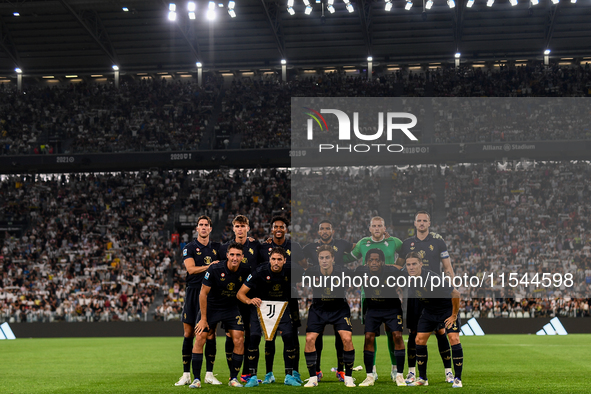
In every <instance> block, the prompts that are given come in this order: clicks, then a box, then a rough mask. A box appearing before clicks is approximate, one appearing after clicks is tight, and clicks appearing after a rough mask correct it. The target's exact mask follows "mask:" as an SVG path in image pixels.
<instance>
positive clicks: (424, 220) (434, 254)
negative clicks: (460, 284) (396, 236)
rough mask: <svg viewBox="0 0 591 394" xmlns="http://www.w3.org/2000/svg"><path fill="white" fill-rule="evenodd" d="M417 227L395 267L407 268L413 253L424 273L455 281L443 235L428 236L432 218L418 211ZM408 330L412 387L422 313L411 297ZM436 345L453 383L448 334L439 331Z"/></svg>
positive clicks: (409, 379) (408, 308) (408, 377)
mask: <svg viewBox="0 0 591 394" xmlns="http://www.w3.org/2000/svg"><path fill="white" fill-rule="evenodd" d="M414 224H415V227H416V229H417V233H416V235H415V236H414V237H410V238H407V239H405V240H404V242H403V243H402V250H401V252H400V256H401V257H399V258H398V260H397V261H396V265H397V266H399V267H402V266H404V263H405V258H404V257H403V256H406V255H407V254H409V253H411V252H416V253H418V255H419V257H420V258H421V263H422V264H423V268H424V269H428V270H431V271H434V272H436V273H438V274H441V272H445V275H447V276H450V277H452V278H453V277H454V271H453V268H452V266H451V259H450V258H449V253H448V251H447V246H446V245H445V241H443V238H441V235H439V234H437V233H431V232H429V227H430V226H431V216H430V215H429V213H428V212H426V211H419V212H417V214H416V215H415V223H414ZM406 308H407V309H406V326H407V327H408V329H409V331H410V334H409V335H408V344H407V350H406V353H407V355H408V376H407V378H406V383H413V382H414V381H415V379H416V370H415V366H416V342H415V341H416V337H417V324H418V322H419V317H420V316H421V313H422V311H423V309H422V307H421V304H420V303H419V301H418V300H417V299H416V298H411V297H408V301H407V307H406ZM436 334H437V345H438V347H439V354H440V355H441V359H442V360H443V366H444V368H445V381H446V382H448V383H453V373H452V371H451V353H450V352H451V350H450V347H449V342H448V341H447V337H446V335H445V330H444V329H440V330H438V331H437V333H436Z"/></svg>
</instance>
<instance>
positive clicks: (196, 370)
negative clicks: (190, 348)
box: [191, 353, 203, 380]
mask: <svg viewBox="0 0 591 394" xmlns="http://www.w3.org/2000/svg"><path fill="white" fill-rule="evenodd" d="M191 361H192V364H193V376H194V377H193V379H199V380H201V365H203V353H193V354H192V355H191Z"/></svg>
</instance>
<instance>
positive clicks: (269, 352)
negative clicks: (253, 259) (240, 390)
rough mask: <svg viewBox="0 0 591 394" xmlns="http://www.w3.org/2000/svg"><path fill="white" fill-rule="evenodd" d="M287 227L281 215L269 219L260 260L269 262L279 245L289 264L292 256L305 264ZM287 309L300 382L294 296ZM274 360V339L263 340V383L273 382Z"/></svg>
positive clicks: (294, 373)
mask: <svg viewBox="0 0 591 394" xmlns="http://www.w3.org/2000/svg"><path fill="white" fill-rule="evenodd" d="M288 227H289V220H287V219H286V218H284V217H282V216H275V217H273V218H272V219H271V233H272V235H273V238H272V239H271V241H270V242H267V243H264V244H262V246H261V251H260V255H261V258H262V260H264V261H265V262H269V259H270V257H271V253H272V251H273V249H274V248H276V247H280V248H283V250H285V253H286V254H287V258H286V262H287V263H288V264H289V263H291V260H292V256H295V257H296V258H298V259H301V261H298V262H297V263H298V264H305V262H304V258H303V257H304V252H303V250H302V247H301V246H300V244H298V243H297V242H292V241H291V240H289V239H287V238H286V237H285V236H286V235H287V232H288ZM289 310H290V313H291V320H292V324H293V331H292V333H293V336H294V339H293V343H294V345H295V348H296V352H295V356H296V357H295V361H294V363H293V377H294V378H295V379H296V380H297V381H298V382H299V383H301V377H300V373H299V370H298V366H299V363H300V341H299V338H298V328H299V327H300V326H301V325H302V323H301V321H300V308H299V305H298V300H297V299H295V298H290V300H289ZM274 360H275V341H274V340H273V341H265V364H266V367H267V373H266V374H265V379H264V380H263V384H268V383H274V382H275V376H274V375H273V362H274Z"/></svg>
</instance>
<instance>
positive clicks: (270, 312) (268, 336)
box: [257, 301, 287, 341]
mask: <svg viewBox="0 0 591 394" xmlns="http://www.w3.org/2000/svg"><path fill="white" fill-rule="evenodd" d="M286 307H287V301H262V302H261V306H260V307H258V308H257V314H258V316H259V321H260V322H261V328H262V331H263V333H264V334H265V340H267V341H272V340H273V337H274V336H275V332H276V331H277V328H278V327H279V322H280V321H281V318H282V317H283V313H284V312H285V308H286Z"/></svg>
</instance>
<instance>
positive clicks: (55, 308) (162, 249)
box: [0, 65, 591, 321]
mask: <svg viewBox="0 0 591 394" xmlns="http://www.w3.org/2000/svg"><path fill="white" fill-rule="evenodd" d="M590 87H591V72H590V70H589V65H587V66H585V67H582V66H581V67H560V66H552V67H550V68H547V69H544V68H542V67H540V66H539V65H535V66H526V67H500V68H495V69H492V70H488V69H483V68H475V69H471V68H470V69H468V68H460V69H459V70H456V69H451V68H442V69H437V70H429V71H428V72H425V73H420V74H417V73H412V72H408V73H407V72H400V71H399V72H395V73H391V74H387V75H383V76H380V77H379V78H377V79H374V80H373V81H367V80H365V79H362V78H360V77H351V76H347V75H345V74H340V73H331V74H325V75H322V76H315V77H305V78H301V79H296V80H294V81H291V82H288V83H281V82H278V81H276V80H273V79H270V78H265V79H262V80H261V81H255V80H252V79H236V80H235V81H233V82H231V84H230V86H229V87H227V88H225V87H224V86H223V81H222V80H221V78H216V77H210V78H209V79H207V80H206V84H205V86H204V87H203V88H199V87H198V86H196V85H195V84H193V83H181V82H178V81H173V82H167V81H156V82H147V81H137V82H133V81H128V82H126V83H125V84H122V87H121V88H120V89H119V90H118V91H116V90H114V89H113V88H110V87H108V86H107V85H100V84H92V85H87V84H84V83H81V84H76V85H74V84H72V85H69V86H67V87H66V88H59V87H54V88H47V87H29V88H28V89H27V95H26V96H25V95H19V96H16V93H15V92H14V91H12V90H10V88H7V87H6V86H3V87H2V88H3V93H5V94H3V95H1V98H0V100H1V103H0V108H1V109H0V119H1V120H2V123H1V125H2V130H1V136H0V142H1V144H2V153H3V154H11V155H12V154H18V155H29V154H51V153H56V152H131V151H145V150H148V151H158V150H195V149H198V148H199V145H200V142H201V136H202V135H203V133H204V132H205V129H206V128H211V129H212V130H215V132H216V133H218V135H219V134H220V133H222V134H224V135H225V134H227V135H228V136H229V138H232V141H230V142H229V143H228V144H222V145H223V146H218V147H224V148H225V147H232V146H233V147H235V148H237V147H242V148H257V149H259V148H270V147H288V146H289V143H290V141H289V135H290V133H289V128H290V125H289V116H288V114H289V110H288V108H289V105H290V104H289V98H290V97H292V96H300V97H304V96H307V97H310V96H311V97H314V96H316V97H321V96H333V97H345V96H375V97H380V96H408V97H415V96H423V97H451V96H453V97H480V96H498V97H524V96H533V97H539V96H544V97H555V96H560V97H570V96H572V97H576V96H585V95H589V94H590V92H589V89H590ZM216 105H219V106H220V109H221V111H214V109H215V108H214V107H215V106H216ZM214 112H216V113H218V115H217V117H215V118H214V117H212V115H213V114H214ZM16 114H18V115H16ZM551 116H552V112H551V111H548V113H545V114H542V118H541V120H542V122H546V120H547V119H549V117H551ZM483 122H484V120H483ZM546 123H548V122H546ZM450 124H451V123H450ZM572 126H573V127H572V128H569V129H567V130H564V129H561V130H558V131H557V130H553V129H552V128H551V127H548V128H547V129H533V128H531V129H525V130H519V132H515V130H513V129H511V127H510V124H507V127H506V130H487V129H486V128H484V129H482V130H483V131H482V132H481V133H480V134H471V136H470V137H464V138H461V137H460V135H465V133H463V132H462V131H461V130H458V129H454V128H453V127H445V128H442V129H440V130H437V131H436V133H435V135H434V140H433V141H432V142H440V143H445V142H460V141H461V142H464V141H465V142H470V141H514V140H523V141H537V140H555V139H556V140H557V139H588V138H589V137H590V135H591V134H590V132H589V129H588V125H585V124H582V123H580V124H573V125H572ZM454 130H455V131H454ZM188 135H190V136H191V139H190V140H189V139H187V136H188ZM193 137H195V138H193ZM51 141H56V142H55V143H53V144H52V142H51ZM503 166H505V164H499V163H495V164H468V165H458V166H454V167H450V168H446V169H445V171H444V174H441V169H440V168H439V169H438V168H436V167H433V166H432V167H419V166H408V167H407V168H405V169H404V170H401V171H396V172H395V173H394V174H393V175H394V176H393V179H392V189H391V194H392V196H391V210H392V211H391V212H392V213H405V212H406V213H409V212H414V211H416V210H418V209H426V210H429V211H437V210H438V209H439V208H438V207H444V211H443V220H442V221H439V222H438V223H439V225H438V226H434V227H433V230H434V231H436V232H439V233H441V234H442V235H443V236H444V237H445V238H446V241H447V243H448V248H449V250H450V253H451V256H452V261H453V263H454V266H455V267H456V270H457V271H456V273H458V274H462V273H464V272H468V273H470V274H478V273H479V272H483V271H485V270H487V271H488V272H490V269H493V268H495V267H494V266H495V265H496V266H498V267H497V268H498V269H499V270H501V269H503V268H505V267H527V268H523V271H519V272H527V271H532V272H535V271H536V270H538V269H540V267H541V266H542V267H547V266H552V265H553V264H554V265H557V266H558V265H560V267H563V268H570V267H571V266H572V267H574V268H575V270H576V275H577V276H578V279H580V280H583V281H586V283H587V288H581V289H578V291H579V292H580V293H581V294H583V293H585V292H587V293H586V294H589V293H588V290H589V288H588V287H589V283H591V262H590V257H591V256H590V253H589V252H590V251H591V243H590V242H591V241H590V240H591V234H590V233H589V230H588V228H587V227H588V226H586V222H587V221H588V213H589V211H590V209H591V207H590V205H589V201H588V197H587V196H588V195H589V190H588V189H589V185H588V179H589V172H590V168H589V164H588V163H581V162H579V163H574V162H565V161H563V162H560V163H542V162H535V163H526V162H523V163H521V164H520V166H521V167H515V168H511V166H509V167H503ZM292 180H296V181H297V182H298V184H300V185H305V187H304V188H303V189H302V190H299V191H298V196H303V198H302V199H301V200H295V201H290V197H289V196H290V192H291V189H290V182H291V181H292ZM381 182H382V181H381V178H380V177H378V176H375V174H374V173H373V172H372V170H371V169H367V170H365V171H364V172H363V171H362V172H358V173H354V172H351V170H348V171H340V170H337V169H334V170H324V171H318V170H314V171H309V172H306V171H301V170H297V171H294V172H293V173H290V172H289V171H287V170H281V169H273V170H260V169H258V170H232V171H230V170H220V171H210V172H205V171H193V172H190V171H189V172H188V171H181V170H178V171H164V170H153V171H142V172H138V173H118V174H107V173H104V174H103V173H91V174H84V175H83V174H79V175H67V174H56V175H48V176H42V175H22V176H8V175H5V176H3V177H2V180H1V182H0V193H1V195H0V208H1V209H0V221H3V222H21V223H25V225H26V231H25V232H24V233H23V234H22V235H21V236H20V237H17V236H15V235H14V234H8V233H7V234H6V235H5V236H4V238H3V239H2V248H1V252H2V256H1V257H2V259H1V262H2V264H1V267H2V283H1V287H2V289H1V291H0V306H1V308H0V320H2V321H4V320H5V321H9V320H11V319H12V320H13V321H56V320H66V321H99V320H107V321H108V320H125V321H130V320H141V319H146V318H147V316H148V314H149V313H148V312H149V310H150V309H151V310H152V311H153V314H154V316H155V318H156V319H162V320H171V319H178V315H179V313H180V307H181V305H182V301H183V296H184V290H183V286H182V276H183V275H184V269H183V268H182V266H181V265H180V264H179V259H178V256H176V254H177V253H178V248H177V246H176V245H175V244H173V243H172V242H171V241H170V236H169V235H170V231H171V230H173V229H174V227H175V224H176V223H178V222H184V221H186V222H189V223H190V222H192V220H194V219H195V218H196V217H197V216H198V215H200V214H203V213H205V214H208V215H209V216H211V217H212V218H214V219H215V220H216V221H217V222H218V224H217V227H218V228H219V234H220V237H221V238H222V239H224V240H225V239H228V238H229V237H230V236H231V233H230V231H229V228H230V227H229V224H230V223H231V220H232V218H233V217H234V216H235V215H237V214H244V215H246V216H247V217H249V218H250V220H251V235H252V236H253V237H255V238H256V239H259V240H264V239H265V238H266V237H267V236H268V233H269V228H268V221H269V219H270V218H271V217H272V216H273V215H275V214H278V213H280V214H285V215H289V214H290V212H291V210H294V218H296V219H295V220H294V222H293V224H292V226H291V231H292V233H293V234H294V235H295V236H297V237H298V238H299V239H302V240H305V242H303V243H306V242H310V241H313V240H314V239H315V238H316V231H317V224H318V222H319V221H320V220H322V219H323V218H330V219H331V220H333V222H334V223H335V227H336V229H337V234H336V235H335V236H336V237H337V238H343V239H346V240H349V241H351V242H355V241H356V240H358V239H360V238H362V237H363V236H365V235H366V233H367V227H366V224H367V222H368V221H369V218H371V217H372V216H375V215H377V214H378V209H377V208H376V207H378V206H379V204H380V193H376V194H369V195H368V193H366V191H367V190H378V191H379V192H383V186H384V185H382V184H381ZM442 183H443V184H444V185H445V187H444V189H445V190H444V194H443V195H438V194H437V193H435V192H434V190H436V189H437V186H436V184H442ZM326 184H329V185H332V186H331V187H332V190H328V191H324V192H323V193H318V192H317V190H318V189H320V188H321V187H322V186H323V185H326ZM345 202H346V204H345ZM391 231H392V234H393V235H397V236H399V237H400V238H405V236H406V234H405V233H404V232H400V231H399V230H397V229H391ZM181 232H182V231H181ZM191 235H192V234H190V230H187V229H184V233H183V235H182V239H183V241H184V242H187V241H188V240H189V239H190V238H191ZM525 290H526V289H523V288H516V289H515V290H514V291H510V292H508V293H500V292H498V291H497V290H495V289H491V288H483V289H481V290H479V292H477V293H476V294H470V295H471V296H472V297H473V298H472V300H471V301H466V302H465V303H464V304H463V306H462V312H463V313H465V314H466V315H468V314H471V315H472V316H475V315H478V316H481V317H482V316H484V317H522V316H523V317H526V316H529V317H534V316H548V315H560V316H589V307H588V305H589V300H588V299H585V298H573V299H568V298H562V297H561V294H560V292H557V293H555V294H551V295H548V297H542V298H535V299H534V298H531V297H527V292H526V291H525ZM300 291H301V293H300V295H301V298H302V300H301V302H300V307H301V312H302V314H303V315H304V316H305V314H306V313H307V309H308V306H309V305H308V304H309V300H308V299H307V298H308V296H309V295H308V294H307V293H305V292H304V291H303V290H302V289H300ZM155 300H157V301H156V302H155ZM348 300H349V302H350V305H351V308H352V311H353V316H358V310H359V302H358V294H357V293H356V291H351V292H350V293H349V294H348Z"/></svg>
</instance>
